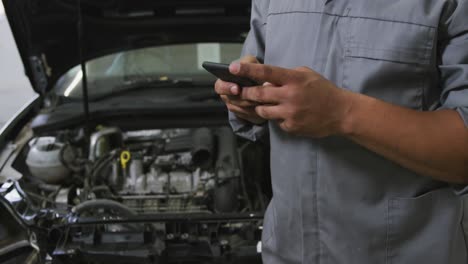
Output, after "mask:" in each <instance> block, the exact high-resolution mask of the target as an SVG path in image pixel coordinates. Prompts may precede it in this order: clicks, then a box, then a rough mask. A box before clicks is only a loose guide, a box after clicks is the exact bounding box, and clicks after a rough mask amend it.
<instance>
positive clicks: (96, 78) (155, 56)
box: [54, 43, 242, 99]
mask: <svg viewBox="0 0 468 264" xmlns="http://www.w3.org/2000/svg"><path fill="white" fill-rule="evenodd" d="M241 49H242V44H240V43H190V44H177V45H166V46H155V47H148V48H142V49H136V50H129V51H124V52H119V53H114V54H111V55H107V56H104V57H100V58H97V59H93V60H90V61H88V62H86V69H87V77H88V93H89V97H90V98H95V97H103V96H104V97H105V96H107V95H108V96H111V95H112V94H113V93H118V92H122V91H125V90H131V89H136V88H138V87H139V86H140V87H141V86H144V85H145V84H150V83H151V84H152V85H154V84H155V83H157V84H158V86H159V85H160V86H161V87H168V86H171V85H173V84H175V83H180V82H190V83H195V84H208V83H211V82H213V80H215V77H214V76H211V75H210V74H209V73H207V72H206V71H205V70H204V69H203V68H202V67H201V64H202V63H203V61H213V62H223V63H229V62H232V61H234V60H236V59H238V58H239V56H240V53H241ZM82 79H83V73H82V71H81V66H80V65H77V66H75V67H74V68H72V69H71V70H69V71H68V72H67V73H66V74H64V75H63V76H62V77H61V78H60V79H59V81H58V82H57V84H56V85H55V89H54V91H55V93H56V94H57V95H59V96H64V97H68V98H75V99H80V98H81V97H82V86H81V83H82Z"/></svg>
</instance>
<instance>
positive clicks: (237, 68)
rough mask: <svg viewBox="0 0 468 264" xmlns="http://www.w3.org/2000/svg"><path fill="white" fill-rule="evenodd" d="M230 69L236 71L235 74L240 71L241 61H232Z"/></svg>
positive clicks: (232, 71)
mask: <svg viewBox="0 0 468 264" xmlns="http://www.w3.org/2000/svg"><path fill="white" fill-rule="evenodd" d="M229 71H230V72H231V73H234V74H236V73H239V71H240V63H239V62H233V63H231V65H229Z"/></svg>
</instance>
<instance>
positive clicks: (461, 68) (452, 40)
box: [438, 0, 468, 224]
mask: <svg viewBox="0 0 468 264" xmlns="http://www.w3.org/2000/svg"><path fill="white" fill-rule="evenodd" d="M449 6H450V7H449V8H447V9H446V10H448V11H447V13H446V14H445V16H444V17H443V21H442V23H441V25H440V27H439V31H440V33H439V34H440V37H439V38H440V39H439V43H438V45H439V51H438V52H439V54H438V55H439V66H438V67H439V72H440V81H439V83H440V85H441V89H442V93H441V98H440V105H439V107H438V109H452V110H456V111H457V112H458V113H459V115H460V117H461V118H462V119H463V122H464V123H465V126H466V127H467V128H468V15H467V14H468V1H464V0H461V1H459V0H453V1H451V2H450V5H449ZM454 187H455V190H456V192H457V193H458V194H459V195H465V194H468V186H467V185H455V186H454ZM467 199H468V197H467ZM467 210H468V208H467ZM467 224H468V223H467Z"/></svg>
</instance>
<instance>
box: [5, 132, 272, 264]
mask: <svg viewBox="0 0 468 264" xmlns="http://www.w3.org/2000/svg"><path fill="white" fill-rule="evenodd" d="M268 153H269V152H268V149H267V146H266V145H265V144H262V143H261V142H255V143H254V142H250V141H246V140H243V139H241V138H239V137H237V136H236V135H235V134H234V133H233V132H232V129H231V128H230V127H228V126H219V127H196V128H167V129H149V130H133V131H122V130H121V129H120V128H118V127H104V126H98V127H96V128H95V129H94V131H92V132H86V129H84V128H76V129H69V130H61V131H55V132H53V133H47V134H44V135H37V136H33V137H31V138H30V139H29V140H28V143H27V144H25V146H24V147H23V149H22V150H21V152H20V154H19V155H18V156H17V157H16V159H15V161H14V163H13V164H12V167H13V168H15V169H16V170H17V171H18V172H20V173H21V174H22V175H23V177H22V178H21V180H19V181H9V182H6V183H5V184H4V185H3V186H2V192H1V194H2V196H3V197H5V198H6V199H7V200H9V202H10V204H12V206H13V207H14V210H15V211H16V212H17V214H18V215H20V216H21V218H22V219H24V221H25V222H27V223H28V225H29V227H30V228H31V230H34V234H35V236H36V237H37V244H43V245H45V246H43V247H39V248H41V250H40V252H39V255H40V258H41V259H42V260H43V262H41V263H108V262H109V260H112V262H113V263H241V262H245V261H250V262H249V263H257V262H258V263H261V258H260V250H259V248H260V247H261V244H260V242H259V241H260V240H261V232H262V219H263V213H264V211H265V209H266V205H267V204H268V202H269V199H270V197H271V185H270V183H269V165H268ZM42 248H46V249H47V250H45V251H44V250H42Z"/></svg>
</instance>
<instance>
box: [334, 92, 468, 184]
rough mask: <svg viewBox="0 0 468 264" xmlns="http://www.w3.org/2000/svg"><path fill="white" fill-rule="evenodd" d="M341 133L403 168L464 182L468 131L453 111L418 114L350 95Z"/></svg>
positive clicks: (467, 168) (467, 171)
mask: <svg viewBox="0 0 468 264" xmlns="http://www.w3.org/2000/svg"><path fill="white" fill-rule="evenodd" d="M347 96H348V97H349V98H350V100H351V101H352V104H351V106H350V108H349V112H348V114H347V116H346V118H345V120H344V122H343V131H342V132H343V134H344V135H345V137H347V138H349V139H351V140H353V141H355V142H356V143H358V144H360V145H362V146H364V147H366V148H367V149H369V150H371V151H373V152H376V153H378V154H380V155H382V156H384V157H386V158H387V159H389V160H392V161H394V162H396V163H398V164H400V165H401V166H403V167H406V168H408V169H410V170H413V171H415V172H417V173H419V174H422V175H427V176H431V177H433V178H435V179H438V180H441V181H446V182H453V183H467V182H468V129H466V128H465V125H464V123H463V121H462V119H461V118H460V116H459V115H458V113H457V112H456V111H453V110H440V111H435V112H421V111H416V110H412V109H407V108H403V107H399V106H396V105H392V104H388V103H385V102H383V101H380V100H377V99H374V98H371V97H368V96H364V95H360V94H354V93H349V94H348V95H347Z"/></svg>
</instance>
